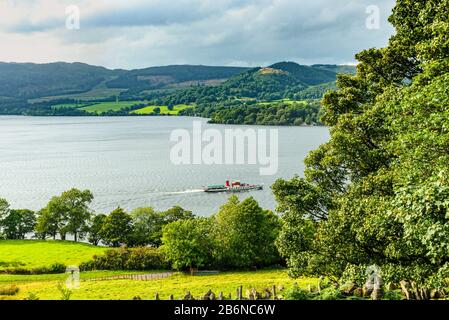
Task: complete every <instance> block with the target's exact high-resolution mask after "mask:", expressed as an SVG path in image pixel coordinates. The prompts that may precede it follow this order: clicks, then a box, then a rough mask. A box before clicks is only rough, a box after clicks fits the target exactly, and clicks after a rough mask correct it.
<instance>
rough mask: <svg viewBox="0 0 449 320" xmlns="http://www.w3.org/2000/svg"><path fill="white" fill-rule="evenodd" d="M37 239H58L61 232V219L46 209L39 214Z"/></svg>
mask: <svg viewBox="0 0 449 320" xmlns="http://www.w3.org/2000/svg"><path fill="white" fill-rule="evenodd" d="M35 230H36V237H37V238H39V239H42V240H45V239H47V237H48V236H51V237H53V239H56V235H57V234H58V230H59V217H56V216H55V215H54V214H52V213H50V212H49V211H48V208H44V209H42V210H40V211H39V212H38V213H37V224H36V229H35Z"/></svg>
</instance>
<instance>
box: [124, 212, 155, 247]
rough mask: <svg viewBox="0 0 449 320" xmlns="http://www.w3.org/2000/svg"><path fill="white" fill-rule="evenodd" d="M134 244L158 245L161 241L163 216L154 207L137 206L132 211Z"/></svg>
mask: <svg viewBox="0 0 449 320" xmlns="http://www.w3.org/2000/svg"><path fill="white" fill-rule="evenodd" d="M131 217H132V219H133V225H134V232H133V243H134V245H140V246H146V245H150V246H153V247H158V246H159V245H160V243H161V237H162V227H163V218H162V215H161V214H160V213H159V212H156V211H154V209H153V208H137V209H135V210H133V211H132V212H131Z"/></svg>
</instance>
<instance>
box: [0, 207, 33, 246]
mask: <svg viewBox="0 0 449 320" xmlns="http://www.w3.org/2000/svg"><path fill="white" fill-rule="evenodd" d="M1 224H2V226H3V232H4V235H5V237H6V239H11V240H21V239H25V237H26V235H27V234H28V233H31V232H33V231H34V227H35V226H36V216H35V214H34V212H33V211H31V210H26V209H24V210H11V211H10V213H9V214H8V216H6V218H5V219H3V221H2V223H1Z"/></svg>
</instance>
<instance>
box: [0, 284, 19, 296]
mask: <svg viewBox="0 0 449 320" xmlns="http://www.w3.org/2000/svg"><path fill="white" fill-rule="evenodd" d="M19 290H20V289H19V288H18V287H16V286H15V285H11V286H9V287H6V288H0V296H15V295H16V294H17V293H19Z"/></svg>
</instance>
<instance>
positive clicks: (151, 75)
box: [106, 65, 249, 90]
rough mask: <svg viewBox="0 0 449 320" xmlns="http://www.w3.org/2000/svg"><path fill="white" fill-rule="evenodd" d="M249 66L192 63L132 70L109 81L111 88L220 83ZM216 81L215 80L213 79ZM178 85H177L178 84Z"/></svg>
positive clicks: (157, 87)
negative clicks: (196, 64)
mask: <svg viewBox="0 0 449 320" xmlns="http://www.w3.org/2000/svg"><path fill="white" fill-rule="evenodd" d="M248 69H249V68H241V67H209V66H192V65H173V66H166V67H152V68H146V69H139V70H131V71H128V72H126V73H123V74H121V75H120V76H119V77H118V78H117V79H114V80H111V81H108V82H107V83H106V86H107V87H109V88H126V89H134V90H135V89H136V88H138V89H142V90H145V89H147V90H148V89H160V88H164V87H167V86H170V85H171V86H173V87H188V86H192V85H201V84H203V85H207V84H211V85H212V84H218V83H220V82H222V81H224V80H226V79H229V78H231V77H233V76H235V75H237V74H240V73H242V72H244V71H247V70H248ZM214 80H215V81H216V82H213V81H214ZM176 85H177V86H176Z"/></svg>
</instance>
